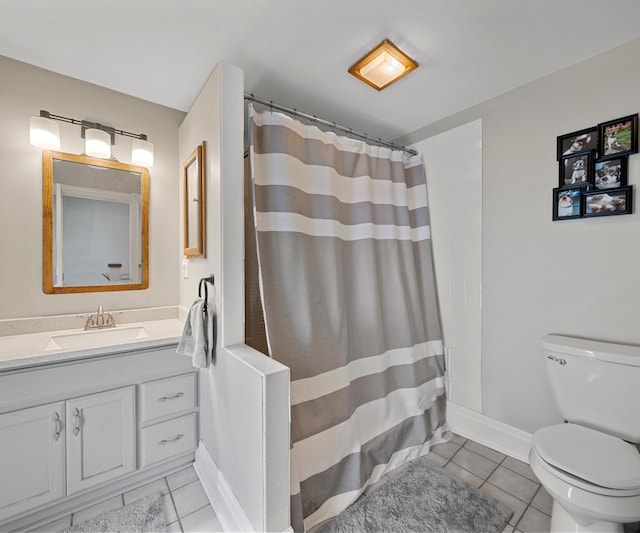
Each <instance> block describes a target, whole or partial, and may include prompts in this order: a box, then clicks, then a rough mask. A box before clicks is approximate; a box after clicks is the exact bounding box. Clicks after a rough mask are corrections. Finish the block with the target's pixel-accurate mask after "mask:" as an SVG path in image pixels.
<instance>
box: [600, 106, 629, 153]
mask: <svg viewBox="0 0 640 533" xmlns="http://www.w3.org/2000/svg"><path fill="white" fill-rule="evenodd" d="M598 139H599V142H598V152H599V154H600V159H601V160H604V159H611V158H614V157H619V156H621V155H629V154H635V153H637V152H638V113H636V114H635V115H629V116H627V117H622V118H617V119H615V120H609V121H607V122H601V123H600V124H598Z"/></svg>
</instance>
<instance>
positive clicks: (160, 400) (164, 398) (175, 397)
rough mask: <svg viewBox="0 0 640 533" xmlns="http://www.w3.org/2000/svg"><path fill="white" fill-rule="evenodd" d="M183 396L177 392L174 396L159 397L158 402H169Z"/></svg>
mask: <svg viewBox="0 0 640 533" xmlns="http://www.w3.org/2000/svg"><path fill="white" fill-rule="evenodd" d="M183 396H184V392H179V393H178V394H174V395H173V396H161V397H160V398H158V401H159V402H166V401H169V400H177V399H178V398H182V397H183Z"/></svg>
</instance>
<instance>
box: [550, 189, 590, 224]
mask: <svg viewBox="0 0 640 533" xmlns="http://www.w3.org/2000/svg"><path fill="white" fill-rule="evenodd" d="M583 194H584V192H583V190H582V188H580V187H577V188H573V189H560V188H557V189H553V220H568V219H571V218H580V217H581V216H582V215H581V211H580V207H581V205H582V195H583Z"/></svg>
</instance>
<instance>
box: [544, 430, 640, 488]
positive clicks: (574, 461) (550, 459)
mask: <svg viewBox="0 0 640 533" xmlns="http://www.w3.org/2000/svg"><path fill="white" fill-rule="evenodd" d="M532 445H533V447H534V448H535V450H536V452H537V453H538V455H540V457H542V459H544V460H545V461H546V462H547V463H549V464H551V465H552V466H555V467H556V468H559V469H561V470H564V471H565V472H569V473H570V474H572V475H574V476H576V477H578V478H581V479H584V480H586V481H588V482H589V483H592V484H594V485H599V486H601V487H607V488H611V489H635V488H639V487H640V453H638V450H637V449H636V447H635V446H633V445H632V444H629V443H628V442H625V441H623V440H622V439H619V438H617V437H613V436H611V435H606V434H604V433H600V432H599V431H595V430H593V429H589V428H586V427H584V426H579V425H577V424H558V425H556V426H549V427H545V428H542V429H539V430H538V431H536V432H535V434H534V435H533V441H532Z"/></svg>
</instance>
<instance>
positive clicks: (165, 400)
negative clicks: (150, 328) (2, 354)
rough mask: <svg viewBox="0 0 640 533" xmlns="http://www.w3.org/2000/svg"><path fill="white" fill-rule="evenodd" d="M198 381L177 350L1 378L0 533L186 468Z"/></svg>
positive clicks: (194, 438) (60, 364)
mask: <svg viewBox="0 0 640 533" xmlns="http://www.w3.org/2000/svg"><path fill="white" fill-rule="evenodd" d="M197 377H198V374H197V371H195V369H194V368H193V367H192V366H191V360H190V359H189V358H186V357H181V356H178V355H176V353H175V346H170V347H165V348H160V349H148V350H138V351H132V352H128V353H127V352H123V353H117V354H107V355H102V356H96V357H92V358H88V359H83V360H81V361H64V360H63V361H56V362H55V363H52V364H48V365H42V366H38V367H33V368H25V369H11V370H9V371H0V531H6V530H8V531H12V530H22V529H28V528H29V525H34V524H37V523H42V522H43V521H45V520H46V519H47V518H49V517H55V516H58V515H60V514H61V513H62V512H63V511H68V512H72V511H73V510H76V509H78V508H81V507H82V506H83V505H87V504H88V503H90V502H92V501H96V500H97V499H104V498H106V497H109V496H111V495H114V494H118V493H122V492H125V491H126V490H127V489H128V488H132V487H134V486H138V485H140V484H142V483H145V482H148V481H150V480H152V479H156V478H158V477H160V476H162V475H164V473H167V472H170V471H172V470H173V471H175V470H177V469H179V468H181V467H183V466H184V465H186V464H189V463H192V462H193V458H194V452H195V449H196V447H197V443H198V391H197Z"/></svg>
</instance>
